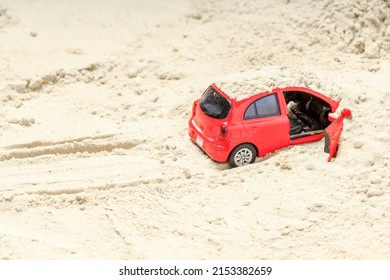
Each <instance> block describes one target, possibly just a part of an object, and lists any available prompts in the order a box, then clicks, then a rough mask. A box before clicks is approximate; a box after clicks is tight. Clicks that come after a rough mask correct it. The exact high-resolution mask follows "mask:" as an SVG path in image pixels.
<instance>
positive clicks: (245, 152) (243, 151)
mask: <svg viewBox="0 0 390 280" xmlns="http://www.w3.org/2000/svg"><path fill="white" fill-rule="evenodd" d="M255 159H256V149H255V147H253V145H251V144H242V145H240V146H238V147H236V148H234V150H233V151H232V153H231V154H230V156H229V165H230V166H231V167H238V166H244V165H247V164H250V163H253V162H254V161H255Z"/></svg>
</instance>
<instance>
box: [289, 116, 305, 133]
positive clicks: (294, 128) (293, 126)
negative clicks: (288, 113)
mask: <svg viewBox="0 0 390 280" xmlns="http://www.w3.org/2000/svg"><path fill="white" fill-rule="evenodd" d="M289 120H290V135H294V134H299V133H301V132H302V131H303V128H302V125H301V124H300V123H299V122H298V120H297V119H293V118H289Z"/></svg>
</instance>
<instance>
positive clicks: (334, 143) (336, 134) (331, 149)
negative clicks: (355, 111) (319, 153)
mask: <svg viewBox="0 0 390 280" xmlns="http://www.w3.org/2000/svg"><path fill="white" fill-rule="evenodd" d="M344 117H347V118H351V117H352V113H351V110H349V109H343V110H342V111H341V114H340V116H339V117H338V118H337V119H335V120H334V121H333V122H332V123H331V124H330V125H329V126H328V127H327V128H326V129H325V147H324V152H325V153H328V154H329V157H328V161H330V160H331V159H332V157H336V153H337V149H338V147H339V139H340V134H341V131H342V130H343V121H344Z"/></svg>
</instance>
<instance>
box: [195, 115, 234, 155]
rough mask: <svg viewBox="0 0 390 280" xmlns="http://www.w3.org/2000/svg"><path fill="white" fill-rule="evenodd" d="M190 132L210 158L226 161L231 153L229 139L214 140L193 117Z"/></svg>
mask: <svg viewBox="0 0 390 280" xmlns="http://www.w3.org/2000/svg"><path fill="white" fill-rule="evenodd" d="M188 124H189V130H188V134H189V136H190V138H191V140H192V141H194V143H195V144H197V146H199V147H200V148H201V149H202V150H203V151H204V152H205V153H206V154H207V155H208V156H209V157H210V158H212V159H213V160H215V161H218V162H226V161H227V158H228V156H229V153H230V150H229V148H230V143H229V142H228V141H227V140H225V139H224V140H213V139H210V138H209V137H207V136H206V135H204V134H203V132H202V131H201V130H200V128H199V127H198V126H197V125H196V124H195V122H194V120H193V118H191V119H190V121H189V123H188Z"/></svg>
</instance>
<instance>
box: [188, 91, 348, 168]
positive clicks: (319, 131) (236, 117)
mask: <svg viewBox="0 0 390 280" xmlns="http://www.w3.org/2000/svg"><path fill="white" fill-rule="evenodd" d="M338 105H339V103H338V102H336V101H334V100H332V99H330V98H328V97H326V96H324V95H322V94H321V93H318V92H316V91H314V90H311V89H308V88H303V87H287V88H275V89H273V90H272V91H270V92H262V93H258V94H255V95H252V96H250V97H248V98H245V99H242V100H237V99H236V98H231V97H229V96H228V95H227V94H226V93H224V92H223V91H222V90H221V89H219V88H218V87H217V86H216V85H215V84H212V85H211V86H209V87H208V88H207V89H206V91H205V92H204V93H203V95H202V97H201V98H200V99H198V100H196V101H195V102H194V104H193V107H192V116H191V118H190V120H189V135H190V137H191V139H192V140H193V141H194V142H195V143H196V144H197V145H198V146H199V147H201V148H202V150H203V151H204V152H206V153H207V154H208V155H209V156H210V157H211V158H212V159H213V160H215V161H218V162H226V161H228V162H229V164H230V166H232V167H236V166H244V165H247V164H250V163H253V162H254V161H255V158H256V156H264V155H265V154H268V153H270V152H273V151H275V150H277V149H281V148H284V147H287V146H289V145H296V144H302V143H307V142H312V141H317V140H320V139H322V138H323V137H324V135H326V139H325V140H326V141H325V149H324V150H325V151H326V152H328V153H330V155H329V158H328V161H329V160H330V159H331V158H332V157H333V156H334V155H335V154H336V152H337V148H338V140H339V137H340V133H341V130H342V123H343V118H344V116H348V117H350V116H351V111H350V110H348V109H344V110H343V111H342V114H341V116H340V117H339V118H338V119H335V118H332V117H331V116H329V113H331V112H332V113H333V112H335V111H336V109H337V107H338Z"/></svg>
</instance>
